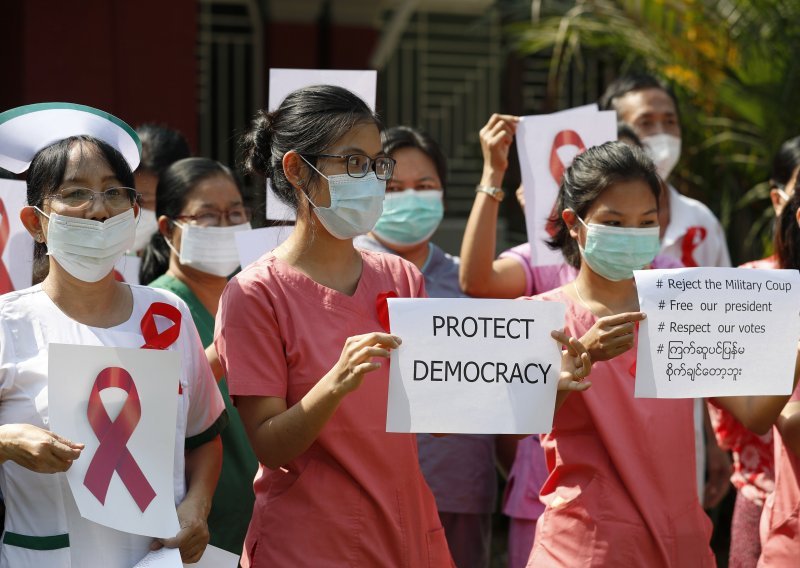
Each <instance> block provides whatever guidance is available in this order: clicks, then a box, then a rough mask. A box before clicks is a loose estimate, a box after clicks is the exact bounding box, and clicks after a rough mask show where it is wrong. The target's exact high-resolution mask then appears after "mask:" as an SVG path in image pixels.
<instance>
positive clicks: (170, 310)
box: [141, 302, 181, 349]
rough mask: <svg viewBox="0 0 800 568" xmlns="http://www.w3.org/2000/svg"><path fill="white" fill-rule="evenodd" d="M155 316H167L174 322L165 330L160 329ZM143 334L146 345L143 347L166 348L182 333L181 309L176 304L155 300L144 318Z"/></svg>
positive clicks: (142, 324)
mask: <svg viewBox="0 0 800 568" xmlns="http://www.w3.org/2000/svg"><path fill="white" fill-rule="evenodd" d="M155 316H161V317H163V318H167V319H168V320H170V321H171V322H172V325H171V326H169V327H168V328H167V329H165V330H164V331H161V332H160V331H158V328H157V327H156V318H155ZM141 326H142V335H143V336H144V345H142V349H166V348H167V347H169V346H170V345H172V344H173V343H175V342H176V341H177V340H178V336H179V335H180V334H181V311H180V310H179V309H178V308H176V307H175V306H171V305H170V304H165V303H164V302H153V303H152V304H150V307H149V308H147V312H145V314H144V317H143V318H142V323H141Z"/></svg>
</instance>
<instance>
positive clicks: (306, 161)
mask: <svg viewBox="0 0 800 568" xmlns="http://www.w3.org/2000/svg"><path fill="white" fill-rule="evenodd" d="M295 152H297V151H296V150H295ZM297 155H298V156H300V159H301V160H303V161H304V162H305V163H306V164H308V167H309V168H311V169H312V170H314V171H315V172H317V173H318V174H319V175H321V176H322V177H324V178H325V180H327V181H330V180H328V176H326V175H325V174H323V173H322V172H321V171H319V170H318V169H317V168H315V167H314V166H313V165H312V164H311V162H309V161H308V160H306V159H305V158H304V157H303V155H302V154H301V153H300V152H297ZM300 193H302V194H303V197H305V198H306V199H307V200H308V202H309V203H310V204H311V207H313V208H314V209H316V208H317V205H316V203H314V202H313V201H311V197H309V195H308V193H306V189H305V187H301V188H300Z"/></svg>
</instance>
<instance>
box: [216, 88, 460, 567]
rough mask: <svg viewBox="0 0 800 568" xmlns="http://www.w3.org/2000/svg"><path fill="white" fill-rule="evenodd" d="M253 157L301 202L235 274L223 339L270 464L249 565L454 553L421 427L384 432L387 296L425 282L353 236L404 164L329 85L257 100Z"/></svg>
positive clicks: (251, 535)
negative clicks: (284, 235)
mask: <svg viewBox="0 0 800 568" xmlns="http://www.w3.org/2000/svg"><path fill="white" fill-rule="evenodd" d="M243 149H244V153H245V156H246V163H245V165H246V167H247V168H249V169H250V170H251V171H253V172H257V173H260V174H263V175H265V177H268V178H269V179H270V181H271V183H272V187H273V188H274V190H275V192H276V193H277V195H278V196H279V198H280V199H282V200H283V201H285V202H286V203H288V204H289V205H291V206H292V207H294V208H296V210H297V224H296V226H295V229H294V231H293V232H292V234H291V235H290V236H289V238H288V240H287V241H286V242H285V243H283V244H282V245H280V246H279V247H278V248H276V249H275V250H274V251H272V252H270V253H267V254H266V255H264V256H263V257H261V258H260V259H259V260H258V261H256V262H255V263H253V264H251V265H250V266H248V267H247V268H245V269H244V270H242V272H240V273H239V274H237V275H236V276H235V277H234V278H233V279H232V280H231V281H230V283H229V284H228V286H227V287H226V288H225V292H224V293H223V295H222V299H221V301H220V311H219V313H218V314H217V329H216V339H215V343H216V347H217V350H218V352H219V357H220V360H221V361H222V364H223V367H224V368H225V375H226V377H227V379H228V386H229V389H230V393H231V395H232V396H233V397H234V401H235V404H236V406H237V408H238V410H239V413H240V415H241V417H242V421H243V422H244V426H245V430H246V431H247V434H248V437H249V438H250V443H251V444H252V446H253V449H254V450H255V453H256V456H257V457H258V460H259V462H260V464H261V466H260V472H259V475H258V476H257V478H256V480H255V485H254V489H255V494H256V505H255V509H254V511H253V519H252V521H251V522H250V528H249V530H248V534H247V539H246V542H245V548H244V553H243V557H242V566H244V567H248V566H337V565H338V566H340V565H350V566H382V565H405V566H434V567H449V566H451V560H450V554H449V552H448V550H447V543H446V542H445V538H444V531H443V529H442V526H441V523H440V522H439V519H438V517H437V514H436V505H435V503H434V500H433V496H432V495H431V492H430V490H429V489H428V487H427V485H426V484H425V481H424V479H423V478H422V475H421V473H420V471H419V466H418V465H417V461H416V445H415V443H414V437H413V436H412V435H410V434H406V435H404V434H387V433H386V400H387V386H388V359H387V358H388V356H389V351H390V350H391V349H394V348H395V347H397V346H398V345H399V343H400V340H399V338H397V337H395V336H393V335H391V334H389V333H386V332H384V331H383V329H382V325H381V321H380V319H379V318H378V308H377V307H376V306H377V304H378V303H379V302H380V300H381V297H382V294H385V293H387V292H393V293H396V295H398V296H401V297H419V296H423V295H424V293H425V291H424V285H423V281H422V278H421V276H420V275H419V273H418V272H417V271H416V269H414V268H413V267H412V266H411V265H410V264H408V263H406V262H405V261H402V260H400V259H399V258H397V257H394V256H389V255H380V254H376V253H369V252H360V251H357V250H356V249H355V248H353V237H355V236H356V235H359V234H364V233H366V232H368V231H369V230H370V229H372V227H373V226H374V225H375V222H376V221H377V220H378V217H380V214H381V211H382V203H383V194H384V189H385V185H386V180H387V179H390V178H391V175H392V169H393V167H394V162H393V160H391V159H390V158H388V157H386V156H385V155H384V154H383V151H382V149H381V139H380V123H379V122H378V119H377V118H376V116H375V115H374V114H373V112H372V111H371V110H370V109H369V108H368V107H367V105H366V104H365V103H364V102H363V101H362V100H361V99H360V98H358V97H357V96H355V95H353V94H352V93H350V92H349V91H346V90H345V89H341V88H339V87H332V86H318V87H308V88H304V89H300V90H298V91H295V92H293V93H291V94H290V95H289V96H288V97H287V98H286V99H285V100H284V102H283V103H282V104H281V106H280V107H279V108H278V109H277V110H276V111H274V112H270V113H266V112H263V111H261V112H259V113H258V115H257V116H256V118H255V120H254V121H253V124H252V126H251V129H250V131H249V133H248V134H247V135H246V137H245V138H244V140H243Z"/></svg>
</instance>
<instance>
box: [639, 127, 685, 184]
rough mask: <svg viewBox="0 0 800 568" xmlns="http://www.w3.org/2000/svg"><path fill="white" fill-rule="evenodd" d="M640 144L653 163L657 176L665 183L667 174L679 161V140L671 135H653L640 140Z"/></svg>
mask: <svg viewBox="0 0 800 568" xmlns="http://www.w3.org/2000/svg"><path fill="white" fill-rule="evenodd" d="M642 144H644V147H645V150H646V151H647V154H648V155H649V156H650V159H651V160H653V163H655V165H656V170H657V171H658V175H660V176H661V179H663V180H664V181H667V178H668V177H669V174H671V173H672V170H673V168H675V166H676V165H677V163H678V160H680V159H681V139H680V138H678V137H677V136H673V135H672V134H653V135H652V136H646V137H644V138H642Z"/></svg>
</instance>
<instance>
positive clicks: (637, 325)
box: [628, 321, 639, 379]
mask: <svg viewBox="0 0 800 568" xmlns="http://www.w3.org/2000/svg"><path fill="white" fill-rule="evenodd" d="M633 327H634V329H635V330H636V337H638V336H639V322H638V321H637V322H636V323H635V324H633ZM631 349H636V343H635V342H634V345H633V347H632V348H631ZM628 372H629V373H630V374H631V377H633V378H634V379H635V378H636V353H634V354H633V365H631V368H630V369H628Z"/></svg>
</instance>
